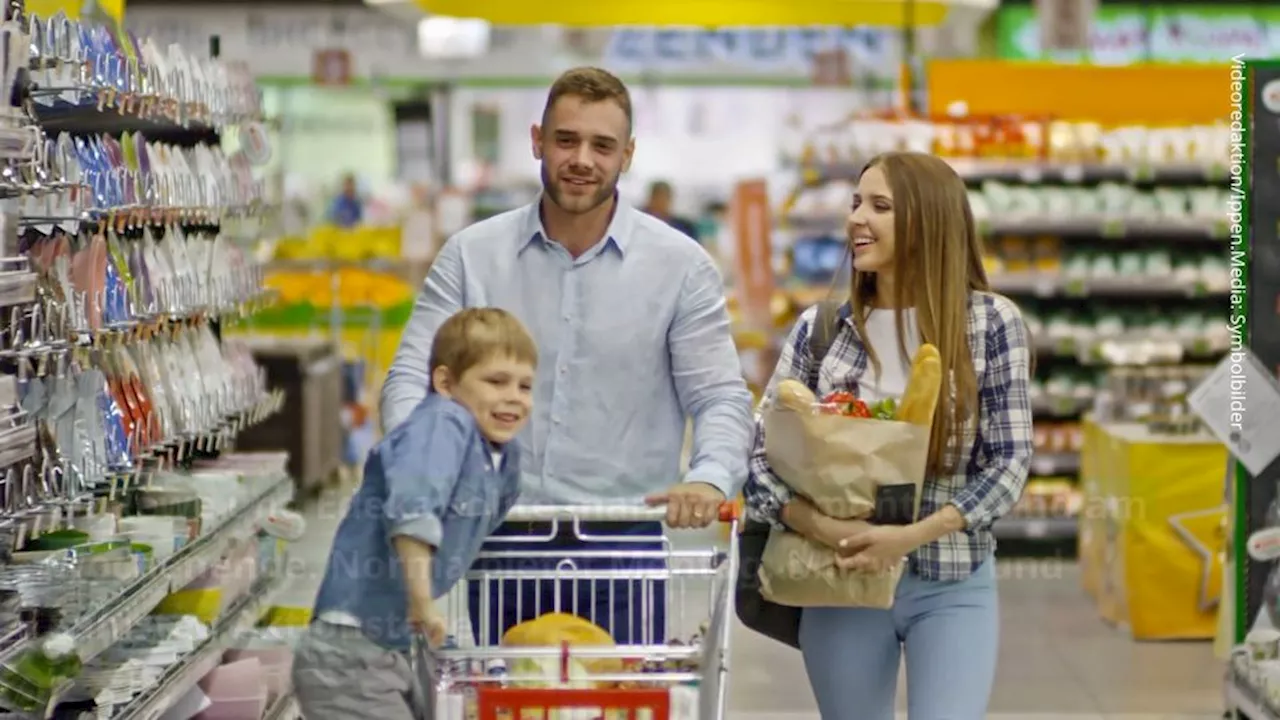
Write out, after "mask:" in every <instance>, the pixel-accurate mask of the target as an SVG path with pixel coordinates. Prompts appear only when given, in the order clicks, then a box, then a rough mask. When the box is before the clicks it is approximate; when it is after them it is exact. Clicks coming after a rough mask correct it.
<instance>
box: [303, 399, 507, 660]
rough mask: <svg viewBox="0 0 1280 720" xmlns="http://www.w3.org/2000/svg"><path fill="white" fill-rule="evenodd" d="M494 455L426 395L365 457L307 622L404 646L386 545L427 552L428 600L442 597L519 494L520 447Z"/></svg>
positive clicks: (399, 599)
mask: <svg viewBox="0 0 1280 720" xmlns="http://www.w3.org/2000/svg"><path fill="white" fill-rule="evenodd" d="M494 452H495V449H494V447H493V446H492V445H491V444H490V443H489V442H488V441H487V440H486V439H485V438H484V437H483V436H481V434H480V431H479V429H478V428H477V427H476V423H475V418H473V417H472V415H471V413H470V412H468V411H467V410H466V409H465V408H463V407H462V406H461V405H459V404H457V403H455V402H454V401H452V400H449V399H447V398H444V397H442V396H440V395H437V394H435V393H430V394H428V395H427V397H426V398H425V399H424V400H423V401H422V402H421V403H419V404H418V406H417V407H416V408H415V409H414V410H413V412H412V413H411V414H410V415H409V417H408V418H407V419H406V420H405V422H404V423H403V424H401V425H399V426H398V427H396V428H395V429H394V430H392V431H391V432H390V433H388V434H387V436H386V437H385V438H383V439H382V441H381V442H379V443H378V444H377V445H376V446H375V447H374V448H373V450H372V451H371V452H370V453H369V459H368V460H367V461H366V462H365V466H364V482H363V483H361V485H360V489H359V490H358V491H357V492H356V494H355V497H353V498H352V500H351V507H350V509H348V511H347V515H346V517H345V518H343V520H342V523H341V524H340V525H339V526H338V532H337V534H336V535H335V536H334V540H333V549H332V550H331V551H330V553H329V562H328V567H327V568H326V569H325V577H324V581H323V582H322V583H321V585H320V591H319V593H318V595H317V597H316V606H315V613H314V616H315V617H320V615H321V614H324V613H342V614H345V615H349V616H352V617H354V618H356V619H358V620H359V621H360V625H361V628H362V629H363V630H364V633H365V635H367V636H368V637H369V638H370V639H371V640H373V641H374V642H377V643H379V644H381V645H383V646H385V647H390V648H395V649H404V648H408V647H409V644H410V643H409V641H410V631H409V628H408V626H407V622H406V619H405V615H406V612H407V606H408V600H407V594H406V585H405V579H404V577H403V573H402V572H401V565H400V562H399V556H398V555H397V553H396V550H395V546H394V545H393V544H392V540H393V538H395V537H397V536H401V535H404V536H408V537H413V538H417V539H418V540H421V541H422V542H424V543H427V544H428V545H431V546H432V547H433V548H434V549H435V551H434V553H433V557H432V563H431V594H432V596H433V597H437V598H438V597H441V596H443V595H444V594H445V593H447V592H448V591H449V589H450V588H452V587H453V586H454V585H455V584H456V583H457V582H458V581H459V580H460V579H461V578H462V576H463V574H464V573H465V572H466V571H467V568H469V567H471V564H472V562H473V561H474V560H475V558H476V556H477V555H478V554H479V552H480V545H481V544H482V543H483V542H484V540H485V538H487V537H488V536H489V535H490V534H491V533H492V532H493V531H494V530H495V529H496V528H497V527H498V525H499V524H500V523H501V522H502V519H503V518H504V517H505V516H506V514H507V512H508V511H509V510H510V509H511V506H512V505H514V504H515V501H516V497H517V495H518V493H519V485H520V458H519V449H518V447H517V443H510V444H509V445H508V446H507V447H506V448H505V449H504V452H503V455H502V459H501V466H500V467H494Z"/></svg>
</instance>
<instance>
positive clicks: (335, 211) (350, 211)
mask: <svg viewBox="0 0 1280 720" xmlns="http://www.w3.org/2000/svg"><path fill="white" fill-rule="evenodd" d="M362 219H364V202H363V201H362V200H361V199H360V193H359V191H358V190H357V188H356V177H355V175H351V174H347V175H344V176H343V177H342V189H341V191H339V193H338V196H337V197H336V198H334V199H333V204H332V205H330V206H329V222H331V223H333V224H334V225H337V226H338V227H344V228H349V227H355V226H356V225H359V224H360V221H361V220H362Z"/></svg>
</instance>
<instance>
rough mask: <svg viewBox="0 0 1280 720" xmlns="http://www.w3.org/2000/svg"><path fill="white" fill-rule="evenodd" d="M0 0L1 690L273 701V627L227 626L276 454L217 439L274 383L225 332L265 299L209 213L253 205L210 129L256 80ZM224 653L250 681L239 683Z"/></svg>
mask: <svg viewBox="0 0 1280 720" xmlns="http://www.w3.org/2000/svg"><path fill="white" fill-rule="evenodd" d="M5 13H6V20H7V21H8V22H7V23H6V24H5V27H4V28H0V33H3V34H4V37H5V39H6V47H8V48H9V50H10V52H9V53H8V54H7V55H4V56H0V68H2V69H3V71H4V77H5V78H6V81H7V83H8V87H10V88H11V89H12V90H13V92H11V93H9V97H8V100H9V102H8V103H0V105H4V107H0V257H2V258H3V259H0V414H2V415H3V416H4V417H3V420H4V425H3V428H4V429H3V430H2V431H0V706H2V707H3V708H5V709H7V710H8V711H10V712H12V713H16V714H17V715H18V716H21V717H65V718H77V717H95V718H104V717H111V718H135V717H136V718H155V717H159V716H161V715H162V714H163V713H164V712H166V711H167V710H169V709H170V708H173V707H174V706H177V705H182V706H184V707H186V706H188V704H189V705H190V706H193V707H203V708H205V710H204V715H203V717H208V718H214V717H226V718H231V717H234V718H259V717H263V716H264V715H265V716H269V717H277V716H285V715H282V714H281V713H286V712H287V708H288V707H289V689H288V684H287V669H283V668H284V666H282V665H280V659H284V660H287V658H288V657H289V650H288V646H287V644H286V643H284V642H283V641H282V640H281V639H280V638H279V637H273V636H271V635H270V634H267V633H258V632H254V633H253V634H252V636H250V635H246V634H245V633H246V632H249V631H252V629H253V628H254V626H256V625H258V623H259V620H260V618H262V617H263V616H264V613H265V612H266V611H267V610H268V609H269V608H270V607H271V604H270V603H271V598H272V597H273V595H274V593H275V592H276V591H277V590H279V589H280V588H281V586H282V584H283V577H282V574H281V570H282V567H283V561H284V556H283V555H282V552H283V541H282V539H281V537H282V534H283V535H287V536H288V537H292V538H296V537H297V536H298V532H297V531H298V529H299V527H300V522H301V521H300V518H297V517H295V516H290V515H288V514H285V513H284V511H283V510H282V507H283V504H284V503H286V502H287V501H288V500H289V499H290V497H291V496H292V494H293V482H292V480H291V479H290V478H289V477H288V476H287V474H286V471H285V467H286V464H287V462H288V456H287V455H286V454H284V453H255V454H246V453H237V452H235V450H234V445H235V440H236V437H237V435H238V434H239V433H240V432H241V431H242V430H243V429H245V428H246V427H248V426H251V425H253V424H255V423H256V422H258V421H260V420H262V419H263V418H265V417H266V416H267V415H269V414H271V413H273V412H275V411H276V410H277V409H278V408H279V406H280V404H281V401H282V397H281V394H280V393H278V392H274V391H272V390H271V389H270V388H269V387H268V386H267V381H266V376H265V374H264V372H263V371H262V369H261V368H260V367H259V366H258V364H257V363H256V362H255V360H254V357H253V355H252V354H251V352H250V350H249V347H248V346H247V345H245V344H244V343H243V342H242V341H240V340H237V339H235V338H224V337H222V328H223V327H224V325H226V324H227V323H229V322H234V321H235V320H236V319H237V318H240V317H243V316H246V315H248V314H251V313H252V312H253V311H254V310H255V309H257V308H258V307H259V306H260V305H261V304H262V302H263V301H264V299H265V297H266V294H265V290H264V287H263V276H262V273H261V271H260V268H259V267H258V266H257V265H256V264H255V263H254V262H253V260H252V259H251V258H250V257H249V256H248V255H247V254H246V252H245V251H244V250H243V249H242V248H241V246H240V245H238V244H237V243H236V242H233V241H232V239H231V238H230V237H228V235H227V234H225V233H224V225H225V223H226V222H228V221H229V220H231V219H239V218H244V217H246V216H254V215H255V214H257V213H258V212H259V211H260V210H262V209H263V208H262V203H261V198H262V186H261V182H260V181H259V180H257V179H255V178H254V176H253V171H252V167H251V164H250V162H249V161H248V159H247V158H245V157H244V156H243V155H241V154H238V153H236V154H230V155H228V154H226V153H224V152H223V151H222V149H221V148H220V147H219V146H218V145H217V139H218V135H217V132H218V131H219V130H220V129H222V128H224V127H226V126H228V125H231V124H234V123H241V122H250V121H253V120H254V119H256V118H257V117H258V115H259V111H260V108H259V104H258V102H259V101H258V94H257V91H256V89H255V88H254V87H253V84H252V82H251V80H250V78H249V76H248V74H247V73H245V72H244V71H243V70H242V69H238V68H236V67H233V66H228V65H225V64H222V63H219V62H216V61H209V60H205V59H202V58H200V57H198V56H197V55H193V54H190V53H188V52H184V51H182V50H180V49H178V48H177V47H175V46H166V47H163V48H161V46H160V45H159V44H157V43H155V42H152V41H150V40H146V39H142V40H139V39H138V38H135V37H132V36H130V35H127V34H120V33H117V32H114V31H112V30H110V29H108V28H106V27H103V26H97V25H93V24H90V23H77V22H72V21H70V20H68V19H67V18H65V17H64V16H62V15H61V14H59V15H57V16H54V17H51V18H39V17H35V16H29V15H24V13H23V8H22V4H21V2H9V3H7V4H6V6H5ZM282 528H284V529H288V532H284V533H282V532H281V529H282ZM255 638H256V639H255ZM229 649H236V652H238V653H239V654H240V655H243V656H245V657H241V658H237V662H239V663H250V664H252V666H253V670H252V673H251V676H252V677H254V678H255V680H254V681H253V682H251V683H248V684H245V685H243V686H240V687H239V688H238V689H242V690H244V692H243V693H241V694H238V695H236V696H235V697H231V696H229V695H228V694H227V692H226V690H225V682H223V681H222V680H221V679H220V677H221V676H224V675H234V674H238V673H240V672H241V671H243V670H244V667H243V666H242V665H237V666H236V667H234V668H232V666H231V665H227V666H226V667H225V668H224V667H220V666H222V664H223V658H224V655H227V651H228V650H229ZM246 658H248V659H246ZM227 668H231V669H227ZM220 688H221V689H220Z"/></svg>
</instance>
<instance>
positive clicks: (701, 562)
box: [424, 503, 738, 720]
mask: <svg viewBox="0 0 1280 720" xmlns="http://www.w3.org/2000/svg"><path fill="white" fill-rule="evenodd" d="M665 517H666V510H665V508H647V507H633V506H571V507H554V506H519V507H516V508H515V509H514V510H513V511H512V512H511V513H510V514H509V515H508V518H507V520H508V521H509V522H529V523H545V524H547V525H548V526H549V528H550V530H549V532H548V533H547V534H546V535H545V536H533V537H517V538H513V537H507V536H504V537H502V538H501V540H502V542H503V543H512V542H516V543H525V544H527V545H528V546H529V548H530V549H528V550H523V549H520V550H513V551H497V552H493V551H490V552H486V553H482V555H481V557H482V559H501V560H510V561H519V560H522V559H523V560H526V561H529V560H537V559H541V560H542V561H543V563H544V564H545V563H546V562H547V561H548V560H554V561H555V565H554V568H553V569H521V568H518V567H517V568H513V569H501V570H494V569H483V570H473V571H471V572H469V573H468V574H467V576H466V578H465V580H466V581H478V582H480V583H481V584H482V594H481V597H482V608H481V610H482V611H481V613H480V622H481V625H482V627H480V628H476V630H477V631H478V632H476V637H477V638H480V639H481V641H483V639H487V638H489V637H490V636H491V634H490V632H489V631H490V628H489V627H488V623H489V618H490V614H489V610H491V609H492V607H491V606H490V604H489V593H488V592H487V590H488V588H489V584H490V583H495V582H497V583H501V582H504V581H517V582H525V583H527V582H535V583H541V582H544V581H548V582H553V583H555V588H556V590H555V591H554V598H555V599H554V602H553V603H552V604H553V607H550V608H541V607H538V608H535V610H534V616H535V617H536V616H541V615H542V614H544V613H546V612H566V613H572V614H579V613H577V612H576V610H577V608H576V607H572V606H569V605H566V603H565V602H564V598H563V597H562V593H561V591H560V587H561V586H562V584H564V583H565V582H569V583H571V584H572V586H573V587H574V588H575V589H576V587H577V583H580V582H588V583H592V584H593V585H592V588H593V589H592V590H591V592H592V593H593V594H594V593H598V592H599V591H598V590H595V589H594V587H595V586H594V583H597V582H601V581H603V582H604V583H606V584H607V586H608V587H609V588H610V591H611V592H612V590H613V588H614V587H615V586H616V584H617V583H620V582H626V583H631V584H632V585H631V587H635V584H639V587H640V588H641V593H640V594H641V596H642V597H644V598H647V599H649V602H646V603H644V604H645V605H646V606H648V605H651V604H652V595H651V593H653V592H654V588H655V587H661V588H662V592H663V594H664V595H665V600H666V612H665V615H666V626H667V627H666V628H665V636H664V637H660V638H653V637H650V636H651V634H652V633H651V632H650V627H649V623H648V622H647V621H646V622H645V623H644V625H645V626H644V628H642V631H641V634H640V636H639V637H640V642H638V643H636V644H631V645H619V646H613V647H583V646H570V645H569V644H568V643H564V644H562V645H560V646H558V647H557V646H551V647H493V646H484V645H478V646H476V647H471V648H448V649H445V650H441V651H438V652H437V653H435V654H434V658H433V663H432V664H434V665H435V666H436V669H437V671H438V675H437V677H436V678H435V681H436V683H438V684H436V685H435V687H436V688H437V689H438V692H437V693H428V695H434V696H436V702H435V715H434V717H435V720H463V718H464V717H465V716H466V711H465V710H464V708H465V707H466V706H467V705H469V704H472V703H474V705H473V709H472V712H474V713H475V715H474V716H475V717H476V718H477V719H478V720H499V718H504V717H507V718H512V719H513V720H534V719H536V720H554V719H556V718H567V717H573V718H575V719H576V718H578V717H592V718H596V717H602V716H603V717H604V718H606V720H614V719H615V718H618V719H620V718H628V719H629V720H630V719H632V718H634V719H636V720H639V719H640V718H644V719H645V720H693V718H697V720H722V719H723V718H724V717H725V713H726V704H727V687H728V683H727V680H728V673H729V638H730V631H731V629H732V623H731V618H732V617H733V598H734V579H735V578H736V577H737V572H738V568H737V565H738V550H737V543H738V527H737V526H738V509H737V507H736V506H735V505H734V504H733V503H724V504H723V505H722V506H721V508H720V512H719V518H718V519H719V521H720V522H721V523H725V524H728V525H729V526H730V533H729V547H728V550H727V551H724V550H720V549H717V548H716V547H710V548H705V549H697V550H675V549H674V548H673V547H672V544H671V539H670V536H669V535H668V534H666V533H664V534H663V535H662V536H661V538H660V539H661V544H662V547H663V549H661V550H634V551H626V550H623V551H619V550H614V551H601V550H591V549H589V548H590V545H591V544H592V543H594V542H609V543H611V544H614V545H615V546H616V545H619V544H622V543H625V542H647V543H653V542H654V541H655V538H654V537H653V536H643V537H637V536H612V535H610V536H606V535H603V534H598V533H597V534H591V533H588V532H586V531H584V528H583V524H584V523H588V522H596V523H599V522H635V523H638V522H654V521H662V520H663V519H664V518H665ZM562 530H571V531H572V532H573V534H574V536H576V538H577V539H578V540H580V541H582V543H583V546H585V547H584V548H583V549H576V548H575V549H570V550H565V549H563V548H556V547H551V546H550V542H551V541H552V540H553V539H555V538H557V537H563V535H561V531H562ZM540 545H541V546H544V547H542V548H539V546H540ZM590 557H596V558H599V557H614V558H618V557H621V558H625V559H629V560H637V561H644V560H647V561H649V563H651V564H654V565H657V563H655V562H654V561H655V560H661V561H662V562H661V567H655V568H653V569H650V568H648V567H646V568H644V569H624V570H603V569H587V568H579V567H578V561H579V560H582V559H585V558H590ZM512 564H515V565H518V562H516V563H512ZM699 580H701V581H704V582H706V583H707V584H708V585H709V587H708V588H707V596H706V603H707V604H706V606H705V607H706V611H705V613H703V614H702V615H701V626H700V635H699V636H698V637H697V639H696V640H695V641H694V642H692V643H689V644H682V643H681V642H680V641H678V640H676V639H675V638H676V636H677V634H679V633H681V632H687V631H688V630H689V628H688V627H679V623H680V621H681V619H683V618H684V617H685V614H686V611H687V610H688V609H689V608H690V607H691V603H693V602H696V595H695V594H694V593H692V592H690V590H691V588H689V587H687V586H689V585H693V584H695V583H697V582H698V581H699ZM571 595H572V598H571V600H572V601H573V602H572V605H576V600H577V597H578V594H577V592H574V593H572V594H571ZM632 597H634V595H632ZM462 605H463V607H462V608H457V607H454V608H452V610H451V612H450V617H449V618H448V621H449V627H450V628H451V630H452V631H453V632H455V633H457V631H458V630H459V629H463V628H467V627H468V626H469V624H470V623H469V622H468V619H469V618H468V612H467V608H466V607H465V605H466V604H465V603H462ZM647 609H648V607H646V608H642V610H641V613H642V615H645V613H644V611H645V610H647ZM631 612H633V613H634V608H631ZM499 615H500V616H501V613H499ZM645 617H651V614H650V615H645ZM588 619H590V618H588ZM597 624H600V623H599V622H597ZM605 629H606V630H608V629H609V628H608V627H605ZM539 659H540V660H542V661H544V663H546V664H545V665H544V666H543V667H549V666H554V665H555V664H556V663H557V662H558V668H559V671H558V677H554V676H549V675H547V674H542V675H539V674H531V673H512V672H509V670H508V671H507V672H502V671H498V672H497V673H495V672H494V669H495V666H500V665H504V664H506V663H514V662H518V661H526V664H527V661H534V662H536V661H537V660H539ZM593 659H594V660H601V659H612V660H617V661H620V663H619V664H620V665H621V666H622V668H623V671H622V672H619V673H611V674H607V675H606V674H594V673H592V674H588V675H586V676H583V675H582V674H581V672H579V673H571V668H572V667H573V666H574V663H573V661H575V660H593ZM645 664H647V665H648V671H646V668H645V667H644V665H645ZM655 666H659V669H656V670H655V669H654V668H655ZM579 669H581V666H579ZM424 680H426V679H425V678H424ZM467 695H470V697H469V698H468V697H467ZM468 700H470V701H471V702H467V701H468ZM570 708H576V709H579V710H578V713H581V712H583V710H584V709H595V712H593V713H591V714H588V715H581V716H580V715H579V714H578V713H574V712H572V711H569V709H570ZM601 708H603V713H601V710H600V709H601Z"/></svg>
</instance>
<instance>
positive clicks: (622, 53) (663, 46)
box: [602, 27, 902, 78]
mask: <svg viewBox="0 0 1280 720" xmlns="http://www.w3.org/2000/svg"><path fill="white" fill-rule="evenodd" d="M900 36H901V34H900V33H899V32H898V31H896V30H892V29H889V28H868V27H864V28H778V29H759V28H747V29H737V30H734V29H719V30H675V29H662V28H653V29H646V28H625V29H620V30H615V31H613V32H612V33H611V34H610V36H609V40H608V43H607V44H606V45H605V48H604V54H603V58H602V60H603V61H604V64H605V65H606V66H607V67H609V68H611V69H614V70H617V71H619V72H623V73H631V72H654V73H664V74H665V73H681V72H686V73H687V72H690V71H693V72H705V71H706V69H707V68H708V67H730V68H733V69H736V70H737V71H739V72H742V73H752V72H768V73H779V74H786V73H794V74H795V75H796V76H797V77H804V76H805V75H808V74H810V73H811V72H813V69H814V67H815V64H816V63H818V64H820V63H822V62H823V61H825V60H827V59H829V58H831V57H833V56H839V57H842V58H846V59H847V62H848V63H849V67H850V71H851V72H852V73H853V74H855V75H860V76H863V77H866V76H868V75H871V76H878V75H884V76H885V77H889V78H896V77H897V73H898V72H899V69H900V67H901V61H902V52H901V42H900Z"/></svg>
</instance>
